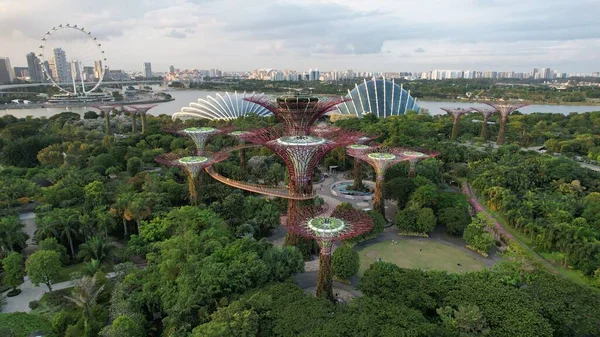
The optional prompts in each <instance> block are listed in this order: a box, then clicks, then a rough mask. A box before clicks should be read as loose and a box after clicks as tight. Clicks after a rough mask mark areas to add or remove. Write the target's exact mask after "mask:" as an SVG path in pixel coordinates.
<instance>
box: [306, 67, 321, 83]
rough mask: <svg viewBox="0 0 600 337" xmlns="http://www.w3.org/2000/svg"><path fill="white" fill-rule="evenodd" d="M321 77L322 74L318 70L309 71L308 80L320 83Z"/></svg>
mask: <svg viewBox="0 0 600 337" xmlns="http://www.w3.org/2000/svg"><path fill="white" fill-rule="evenodd" d="M320 77H321V73H319V70H318V69H314V70H313V69H310V70H309V71H308V80H309V81H318V80H319V78H320Z"/></svg>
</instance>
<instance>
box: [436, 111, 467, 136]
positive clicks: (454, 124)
mask: <svg viewBox="0 0 600 337" xmlns="http://www.w3.org/2000/svg"><path fill="white" fill-rule="evenodd" d="M441 109H442V110H444V111H446V113H447V114H449V115H451V116H452V135H451V136H450V139H451V140H456V138H457V137H458V120H459V119H460V117H461V116H462V115H466V114H468V113H469V112H471V109H463V108H456V109H453V108H441Z"/></svg>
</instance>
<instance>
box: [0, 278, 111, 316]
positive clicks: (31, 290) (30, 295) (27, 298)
mask: <svg viewBox="0 0 600 337" xmlns="http://www.w3.org/2000/svg"><path fill="white" fill-rule="evenodd" d="M107 277H109V278H113V277H115V273H114V272H113V273H108V274H107ZM71 287H73V281H66V282H61V283H56V284H53V285H52V291H54V290H61V289H66V288H71ZM19 289H21V293H20V294H19V295H17V296H15V297H7V298H6V303H5V304H4V306H3V307H2V312H3V313H10V312H17V311H20V312H30V311H31V309H29V302H31V301H39V300H40V299H41V298H42V296H44V294H45V293H47V292H48V287H47V286H46V285H45V284H40V286H39V287H36V286H34V285H33V284H32V283H31V281H30V280H29V278H28V277H27V276H25V283H23V284H22V285H21V286H20V287H19ZM4 295H6V293H4Z"/></svg>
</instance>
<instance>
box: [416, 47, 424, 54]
mask: <svg viewBox="0 0 600 337" xmlns="http://www.w3.org/2000/svg"><path fill="white" fill-rule="evenodd" d="M413 52H415V53H424V52H425V49H423V48H421V47H419V48H417V49H415V50H413Z"/></svg>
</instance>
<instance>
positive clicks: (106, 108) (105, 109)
mask: <svg viewBox="0 0 600 337" xmlns="http://www.w3.org/2000/svg"><path fill="white" fill-rule="evenodd" d="M91 108H94V109H96V110H100V112H102V113H103V114H104V135H106V136H110V112H111V111H113V110H114V109H118V108H119V106H118V105H92V106H91Z"/></svg>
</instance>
